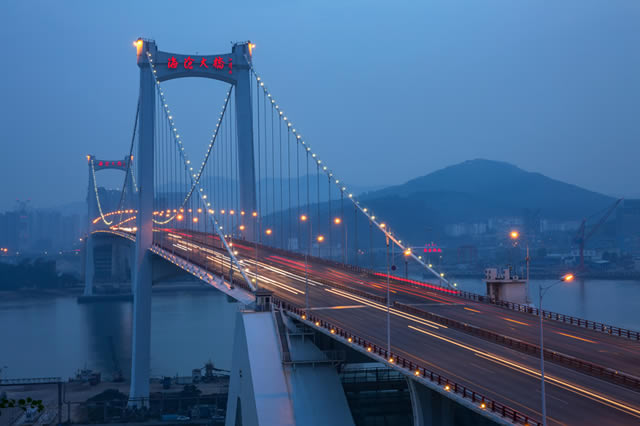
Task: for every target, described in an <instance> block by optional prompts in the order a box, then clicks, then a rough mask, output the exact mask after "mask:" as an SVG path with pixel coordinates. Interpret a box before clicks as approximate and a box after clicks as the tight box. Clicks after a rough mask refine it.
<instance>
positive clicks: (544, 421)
mask: <svg viewBox="0 0 640 426" xmlns="http://www.w3.org/2000/svg"><path fill="white" fill-rule="evenodd" d="M573 278H574V277H573V274H567V275H565V276H563V277H562V278H560V279H559V280H558V281H556V282H554V283H552V284H549V285H548V286H546V287H544V286H542V285H540V287H538V296H539V299H538V316H539V317H540V380H541V381H540V389H541V393H542V424H543V426H547V403H546V400H545V392H544V339H543V325H542V324H543V321H542V316H543V315H542V298H543V297H544V295H545V294H546V293H547V291H549V289H550V288H551V287H553V286H555V285H556V284H559V283H562V282H569V281H573Z"/></svg>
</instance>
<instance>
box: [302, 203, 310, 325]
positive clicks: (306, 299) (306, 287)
mask: <svg viewBox="0 0 640 426" xmlns="http://www.w3.org/2000/svg"><path fill="white" fill-rule="evenodd" d="M300 221H301V222H308V224H307V228H308V229H309V239H308V240H307V251H306V252H305V254H304V308H305V311H306V313H307V315H308V314H309V257H310V256H311V221H310V220H309V217H308V216H307V215H306V214H303V215H301V216H300Z"/></svg>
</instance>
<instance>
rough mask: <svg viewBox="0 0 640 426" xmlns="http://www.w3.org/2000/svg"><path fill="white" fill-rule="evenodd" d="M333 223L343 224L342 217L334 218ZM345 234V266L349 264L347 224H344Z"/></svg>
mask: <svg viewBox="0 0 640 426" xmlns="http://www.w3.org/2000/svg"><path fill="white" fill-rule="evenodd" d="M333 223H334V224H336V225H341V224H343V223H342V218H340V217H335V218H333ZM343 234H344V247H343V248H342V256H343V258H344V260H343V261H344V264H345V265H346V264H347V235H348V233H347V222H344V229H343Z"/></svg>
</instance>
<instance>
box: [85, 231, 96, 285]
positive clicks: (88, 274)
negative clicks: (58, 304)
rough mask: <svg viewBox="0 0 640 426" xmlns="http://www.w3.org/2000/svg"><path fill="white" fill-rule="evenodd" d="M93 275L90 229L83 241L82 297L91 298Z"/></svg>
mask: <svg viewBox="0 0 640 426" xmlns="http://www.w3.org/2000/svg"><path fill="white" fill-rule="evenodd" d="M89 222H91V221H89ZM94 274H95V264H94V259H93V235H92V234H91V229H89V232H87V237H86V239H85V241H84V295H85V296H93V276H94Z"/></svg>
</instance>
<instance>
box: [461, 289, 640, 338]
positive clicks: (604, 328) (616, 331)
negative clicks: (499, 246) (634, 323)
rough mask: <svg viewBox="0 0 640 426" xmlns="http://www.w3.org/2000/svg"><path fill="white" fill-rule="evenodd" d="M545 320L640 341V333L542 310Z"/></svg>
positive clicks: (515, 306)
mask: <svg viewBox="0 0 640 426" xmlns="http://www.w3.org/2000/svg"><path fill="white" fill-rule="evenodd" d="M458 296H460V297H462V298H464V299H467V300H473V301H476V302H483V303H490V304H492V305H496V306H500V307H501V308H506V309H510V310H512V311H518V312H524V313H527V314H532V315H535V316H539V309H538V308H535V307H532V306H528V305H521V304H520V303H513V302H506V301H503V300H493V299H491V298H490V297H487V296H483V295H481V294H475V293H469V292H466V291H460V292H459V293H458ZM542 315H543V318H546V319H550V320H554V321H559V322H563V323H565V324H571V325H575V326H578V327H583V328H587V329H589V330H595V331H599V332H602V333H606V334H610V335H612V336H619V337H625V338H627V339H631V340H640V332H638V331H634V330H629V329H626V328H622V327H615V326H613V325H608V324H603V323H600V322H597V321H591V320H586V319H583V318H576V317H573V316H571V315H564V314H559V313H557V312H551V311H545V310H544V309H543V310H542Z"/></svg>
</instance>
